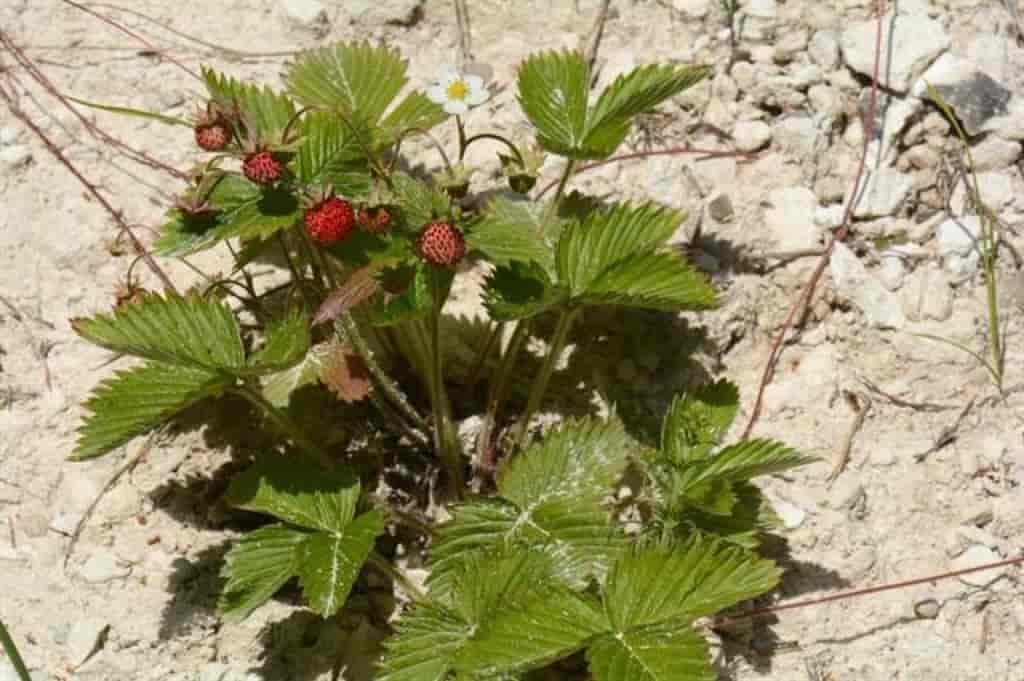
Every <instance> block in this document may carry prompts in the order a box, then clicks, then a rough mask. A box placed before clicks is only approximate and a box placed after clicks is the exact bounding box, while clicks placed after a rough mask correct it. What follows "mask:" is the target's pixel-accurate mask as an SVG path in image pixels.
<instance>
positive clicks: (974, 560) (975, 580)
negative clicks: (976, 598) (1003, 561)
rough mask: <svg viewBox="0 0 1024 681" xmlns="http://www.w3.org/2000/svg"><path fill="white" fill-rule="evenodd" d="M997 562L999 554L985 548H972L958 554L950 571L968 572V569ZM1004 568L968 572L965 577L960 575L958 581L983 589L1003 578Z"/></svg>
mask: <svg viewBox="0 0 1024 681" xmlns="http://www.w3.org/2000/svg"><path fill="white" fill-rule="evenodd" d="M998 561H999V554H998V553H996V552H995V551H993V550H992V549H990V548H988V547H987V546H972V547H971V548H969V549H967V550H966V551H964V552H963V553H962V554H960V555H959V556H958V557H957V558H956V559H955V560H954V561H953V562H952V564H951V566H950V567H951V569H952V570H953V571H954V572H956V571H958V570H968V569H970V568H975V567H980V566H982V565H986V564H988V563H996V562H998ZM1005 570H1006V568H1005V567H1003V568H993V569H991V570H981V571H979V572H970V573H968V574H966V575H960V577H959V580H960V581H961V582H963V583H964V584H969V585H971V586H979V587H984V586H988V585H989V584H991V583H992V582H994V581H996V580H997V579H999V578H1000V577H1002V576H1003V574H1004V572H1005Z"/></svg>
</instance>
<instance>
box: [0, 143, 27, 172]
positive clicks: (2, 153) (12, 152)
mask: <svg viewBox="0 0 1024 681" xmlns="http://www.w3.org/2000/svg"><path fill="white" fill-rule="evenodd" d="M30 160H32V150H31V149H29V148H28V147H27V146H25V145H24V144H15V145H14V146H10V147H5V148H3V149H0V169H3V170H7V171H11V170H17V169H18V168H21V167H22V166H24V165H26V164H27V163H28V162H29V161H30Z"/></svg>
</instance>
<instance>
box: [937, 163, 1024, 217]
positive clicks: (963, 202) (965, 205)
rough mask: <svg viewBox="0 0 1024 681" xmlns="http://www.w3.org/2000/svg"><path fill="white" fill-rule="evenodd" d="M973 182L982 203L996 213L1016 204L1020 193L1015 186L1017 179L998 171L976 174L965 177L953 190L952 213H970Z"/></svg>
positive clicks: (951, 198) (951, 199)
mask: <svg viewBox="0 0 1024 681" xmlns="http://www.w3.org/2000/svg"><path fill="white" fill-rule="evenodd" d="M975 181H977V183H978V192H979V193H980V194H981V200H982V202H983V203H984V204H985V205H986V206H988V207H989V208H990V209H991V210H993V211H996V212H997V213H998V212H1001V211H1002V210H1003V209H1004V208H1006V207H1007V206H1009V205H1010V204H1011V203H1014V202H1016V201H1017V199H1018V197H1019V194H1020V191H1021V190H1020V189H1019V188H1018V185H1017V184H1016V182H1017V179H1016V178H1015V177H1014V176H1013V175H1011V174H1010V173H1006V172H1001V171H998V170H987V171H985V172H980V173H976V175H975V176H974V177H966V178H964V179H963V180H961V181H960V182H959V183H958V184H957V185H956V187H955V188H954V189H953V196H952V197H950V205H952V206H953V210H954V211H956V212H961V213H967V212H970V211H971V209H972V207H973V201H971V200H970V198H969V197H970V194H971V192H973V190H974V183H975ZM968 184H969V185H970V191H969V190H968Z"/></svg>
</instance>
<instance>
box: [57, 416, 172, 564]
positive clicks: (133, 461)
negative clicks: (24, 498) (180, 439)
mask: <svg viewBox="0 0 1024 681" xmlns="http://www.w3.org/2000/svg"><path fill="white" fill-rule="evenodd" d="M162 432H163V429H162V428H161V429H158V430H154V431H153V432H152V433H150V435H149V437H147V438H146V440H145V442H143V443H142V446H141V447H139V451H137V452H136V453H135V456H133V457H131V458H130V459H128V460H127V461H125V462H124V464H123V465H122V466H121V467H120V468H118V469H117V470H116V471H114V474H113V475H111V476H110V479H109V480H107V482H106V484H104V485H103V489H101V490H100V492H99V494H97V495H96V498H95V499H93V500H92V502H91V503H90V504H89V507H88V508H86V509H85V513H83V514H82V517H81V518H79V520H78V523H77V524H75V529H74V531H73V532H72V533H71V541H69V542H68V547H67V549H65V550H64V567H65V568H67V566H68V561H69V560H71V554H72V553H73V552H74V550H75V545H76V544H77V543H78V539H79V537H81V536H82V530H84V529H85V524H86V523H87V522H89V518H91V517H92V514H93V511H95V510H96V507H97V506H99V504H100V500H101V499H103V497H104V496H106V494H107V492H109V491H110V490H112V489H114V485H116V484H117V481H118V480H120V479H121V477H122V476H123V475H124V474H125V473H130V472H131V471H133V470H135V467H136V466H138V465H139V462H140V461H142V459H143V458H144V457H145V456H146V454H148V453H149V451H150V450H151V449H152V448H153V445H154V444H155V443H156V440H157V437H158V436H159V435H160V433H162Z"/></svg>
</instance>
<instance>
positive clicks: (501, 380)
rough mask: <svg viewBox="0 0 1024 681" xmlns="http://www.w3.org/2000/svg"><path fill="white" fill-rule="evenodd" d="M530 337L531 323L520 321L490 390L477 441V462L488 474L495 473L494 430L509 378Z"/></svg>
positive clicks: (510, 339)
mask: <svg viewBox="0 0 1024 681" xmlns="http://www.w3.org/2000/svg"><path fill="white" fill-rule="evenodd" d="M529 337H530V323H529V322H528V321H526V320H520V321H519V322H517V323H516V328H515V330H514V331H513V332H512V337H511V338H509V341H508V347H507V348H506V349H505V354H504V356H503V357H502V359H501V365H500V366H499V367H498V372H497V374H496V375H495V377H494V379H493V380H492V382H491V387H490V389H489V390H488V395H487V413H486V415H485V416H484V424H483V427H482V428H481V429H480V436H479V439H478V440H477V460H478V461H479V462H480V467H481V468H482V469H483V470H484V471H485V472H487V473H488V474H490V473H493V472H494V468H495V451H494V447H493V446H492V442H491V441H492V439H493V435H494V428H495V426H496V424H497V423H498V418H499V417H500V415H501V407H502V405H503V404H504V402H505V393H506V392H508V384H509V378H510V377H511V376H512V371H513V370H514V369H515V366H516V362H517V361H518V360H519V353H520V352H522V349H523V346H524V345H526V340H527V338H529Z"/></svg>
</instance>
